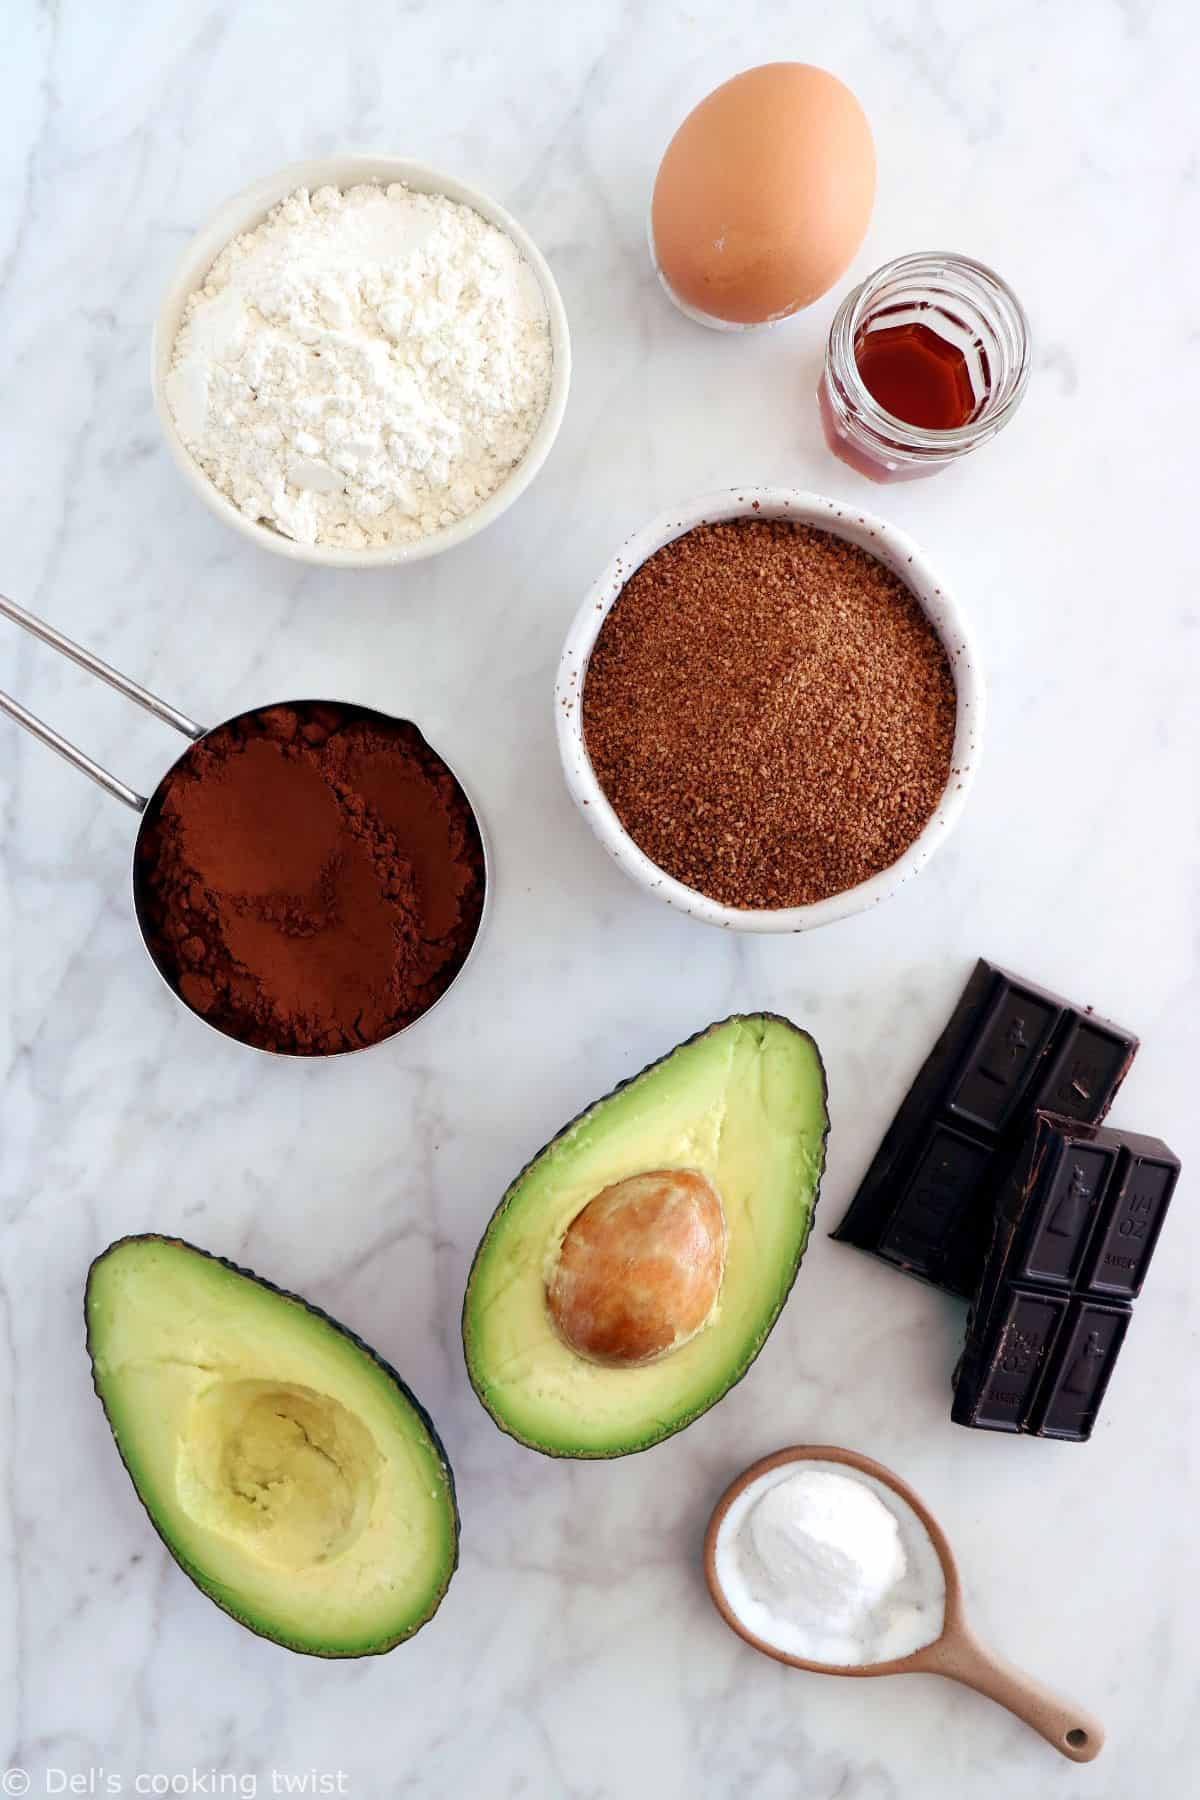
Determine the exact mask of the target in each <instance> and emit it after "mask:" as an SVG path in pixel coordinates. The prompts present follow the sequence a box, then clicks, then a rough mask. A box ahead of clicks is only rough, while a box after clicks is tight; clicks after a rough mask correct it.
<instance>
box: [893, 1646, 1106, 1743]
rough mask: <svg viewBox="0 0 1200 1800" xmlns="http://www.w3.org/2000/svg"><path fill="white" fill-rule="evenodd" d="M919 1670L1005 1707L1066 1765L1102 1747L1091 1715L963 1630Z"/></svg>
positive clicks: (1096, 1721) (1098, 1725)
mask: <svg viewBox="0 0 1200 1800" xmlns="http://www.w3.org/2000/svg"><path fill="white" fill-rule="evenodd" d="M925 1666H926V1667H927V1668H929V1669H931V1670H933V1671H935V1672H936V1673H937V1674H939V1675H945V1676H947V1677H948V1678H949V1680H951V1681H961V1682H962V1684H963V1686H964V1687H969V1688H974V1689H975V1692H976V1693H977V1694H986V1695H987V1697H988V1699H989V1700H995V1701H996V1703H997V1705H999V1706H1003V1707H1007V1709H1008V1711H1009V1712H1010V1713H1015V1715H1016V1716H1017V1718H1018V1719H1023V1720H1024V1722H1025V1724H1026V1725H1030V1726H1032V1728H1033V1729H1034V1731H1036V1732H1038V1733H1039V1734H1040V1735H1041V1736H1042V1737H1044V1738H1045V1740H1046V1742H1047V1743H1048V1744H1053V1746H1054V1748H1055V1749H1056V1750H1057V1751H1058V1752H1059V1753H1060V1754H1061V1755H1063V1756H1066V1757H1069V1758H1070V1760H1071V1761H1072V1762H1077V1763H1084V1762H1091V1761H1092V1758H1093V1757H1096V1756H1099V1754H1100V1752H1101V1750H1103V1748H1104V1727H1103V1725H1101V1723H1100V1721H1099V1719H1097V1718H1096V1717H1095V1715H1094V1714H1092V1713H1090V1712H1088V1711H1087V1710H1086V1708H1085V1707H1082V1706H1076V1705H1075V1704H1074V1702H1073V1701H1071V1700H1064V1699H1063V1697H1062V1695H1061V1694H1056V1693H1054V1692H1053V1690H1052V1689H1050V1688H1048V1687H1046V1686H1045V1685H1044V1683H1042V1682H1040V1681H1037V1680H1035V1678H1034V1677H1033V1676H1032V1675H1027V1674H1026V1673H1025V1671H1024V1669H1018V1668H1017V1667H1016V1665H1015V1664H1014V1663H1010V1662H1007V1661H1006V1660H1005V1659H1004V1657H1002V1656H997V1655H996V1654H995V1652H994V1651H992V1650H988V1649H985V1647H984V1646H983V1645H982V1644H981V1643H979V1641H978V1640H977V1639H976V1638H974V1637H972V1636H971V1634H970V1632H968V1631H966V1630H965V1629H962V1628H960V1629H959V1630H958V1631H956V1632H954V1633H953V1634H951V1635H948V1636H947V1637H944V1638H943V1639H942V1640H941V1642H940V1643H939V1644H936V1645H935V1646H934V1654H933V1656H932V1657H931V1658H930V1659H929V1661H928V1662H927V1663H926V1665H925Z"/></svg>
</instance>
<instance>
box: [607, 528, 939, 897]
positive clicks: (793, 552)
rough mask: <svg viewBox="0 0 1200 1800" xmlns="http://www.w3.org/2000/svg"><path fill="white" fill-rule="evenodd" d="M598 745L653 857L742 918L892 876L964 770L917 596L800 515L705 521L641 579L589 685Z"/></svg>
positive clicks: (610, 782) (624, 598)
mask: <svg viewBox="0 0 1200 1800" xmlns="http://www.w3.org/2000/svg"><path fill="white" fill-rule="evenodd" d="M583 724H584V737H585V743H586V747H587V752H588V755H589V757H590V758H591V762H592V766H593V768H594V769H595V772H596V776H597V778H598V780H599V782H600V785H601V787H602V788H603V789H604V792H605V793H606V795H607V796H608V798H609V800H610V801H611V803H612V805H613V808H614V810H615V811H616V813H617V816H618V818H619V819H620V821H621V823H622V825H623V826H624V827H625V829H626V831H628V833H629V834H630V836H631V837H632V838H633V840H634V842H635V843H637V844H638V845H639V846H640V848H641V849H642V850H643V851H644V852H645V853H646V855H647V856H648V857H649V858H650V859H651V861H652V862H654V863H657V865H658V867H659V868H660V869H663V870H665V871H666V872H667V873H668V874H669V875H673V876H674V877H675V878H676V879H677V880H678V881H682V882H684V883H685V884H686V885H687V886H688V887H692V888H695V889H697V890H698V891H699V892H701V893H703V894H707V895H709V896H710V897H711V898H712V899H714V900H719V901H721V902H723V903H724V904H725V905H727V906H735V907H743V908H758V907H764V908H765V907H786V906H807V905H810V904H812V903H813V902H815V901H818V900H824V899H827V898H828V897H829V896H830V895H832V894H838V893H841V892H843V891H844V890H845V889H846V888H849V887H854V886H856V885H857V884H858V883H859V882H862V881H866V880H867V879H868V878H869V877H870V876H872V875H875V874H877V873H878V872H879V871H880V870H881V869H886V868H887V867H888V866H889V865H890V864H891V863H893V862H895V861H896V859H897V857H899V856H901V855H902V854H903V852H904V851H905V850H906V849H907V848H908V847H909V845H910V844H911V843H912V842H913V840H914V839H915V838H916V837H918V836H919V835H920V833H921V830H922V829H923V827H924V825H925V824H926V822H927V820H928V819H929V817H930V815H931V814H932V813H933V811H934V809H935V807H936V806H937V803H938V801H939V799H940V798H941V795H942V793H943V792H944V790H945V788H946V785H947V783H948V781H949V779H950V777H951V767H950V758H951V748H952V745H953V740H954V725H955V688H954V678H953V676H952V674H951V670H950V665H949V660H948V658H947V656H946V652H945V650H944V648H943V647H942V644H941V642H940V640H939V638H938V637H937V634H936V633H935V632H934V630H933V628H932V626H931V625H930V624H929V621H928V619H927V618H926V616H925V614H924V612H923V611H922V609H921V607H920V605H919V603H918V602H917V600H916V598H915V596H914V595H913V594H912V592H911V591H910V590H909V589H908V588H907V587H905V585H904V583H903V582H901V581H899V580H898V579H897V578H896V576H894V575H893V574H892V573H891V572H890V571H889V570H888V569H885V568H884V566H883V564H882V563H880V562H878V561H877V560H876V559H875V558H874V557H872V556H869V555H868V554H867V553H866V552H865V551H863V550H860V549H858V548H857V546H855V545H852V544H849V543H846V542H845V541H844V540H842V539H840V538H837V537H833V536H831V535H830V534H829V533H827V532H823V531H817V530H814V529H812V528H810V527H808V526H805V525H793V524H791V523H789V522H788V521H786V520H784V521H778V520H758V519H738V520H734V521H731V522H729V523H726V524H717V525H701V526H698V527H697V528H696V529H695V530H693V531H689V532H687V533H685V535H684V536H682V537H679V538H676V539H675V540H674V541H673V542H672V543H670V544H667V545H665V546H664V547H663V548H662V549H661V550H659V551H657V552H656V553H655V554H654V555H653V556H651V557H650V558H649V559H648V560H647V561H646V562H645V563H643V564H642V566H641V567H640V568H639V569H638V570H637V571H636V572H635V573H634V574H633V575H632V576H631V577H630V579H629V581H628V582H627V583H626V585H625V587H624V589H623V590H622V592H621V593H620V595H619V596H618V597H617V600H616V602H615V604H614V605H613V607H612V609H611V611H610V612H609V614H608V617H607V618H606V619H605V621H604V624H603V626H602V627H601V630H600V633H599V636H598V637H597V639H596V644H595V647H594V649H593V651H592V655H591V660H590V662H589V664H588V669H587V674H586V678H585V685H584V690H583Z"/></svg>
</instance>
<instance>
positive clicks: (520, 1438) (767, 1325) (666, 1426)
mask: <svg viewBox="0 0 1200 1800" xmlns="http://www.w3.org/2000/svg"><path fill="white" fill-rule="evenodd" d="M760 1021H761V1022H763V1023H769V1024H771V1025H775V1026H780V1027H782V1028H784V1029H785V1030H786V1031H789V1032H792V1033H794V1034H795V1035H796V1036H797V1037H798V1038H801V1039H804V1040H805V1041H806V1042H807V1044H808V1045H809V1046H810V1048H811V1050H812V1052H813V1055H814V1060H815V1066H816V1071H817V1073H818V1074H819V1079H820V1106H821V1112H822V1115H823V1119H824V1125H823V1129H822V1130H821V1133H820V1138H819V1144H818V1146H817V1158H818V1173H817V1177H816V1180H815V1182H814V1184H813V1188H812V1195H811V1200H810V1203H809V1211H808V1220H807V1225H806V1228H805V1231H804V1235H803V1237H802V1239H801V1240H800V1242H799V1245H798V1247H797V1250H796V1254H795V1258H794V1261H793V1263H792V1265H791V1268H790V1272H789V1273H788V1276H787V1280H786V1284H785V1285H784V1286H783V1288H782V1290H781V1292H780V1294H779V1298H778V1303H777V1304H776V1305H774V1306H773V1307H772V1308H771V1310H770V1311H769V1313H768V1314H767V1315H766V1316H764V1318H763V1321H762V1324H761V1328H760V1330H759V1332H758V1333H757V1336H756V1340H755V1342H754V1344H753V1346H752V1348H751V1350H750V1352H749V1354H748V1355H746V1356H745V1357H744V1359H743V1360H742V1362H741V1364H740V1366H739V1367H737V1368H735V1369H734V1370H732V1371H730V1374H729V1379H728V1380H727V1381H725V1382H724V1383H723V1385H721V1386H720V1387H719V1388H718V1389H717V1390H716V1391H715V1392H713V1393H711V1394H710V1395H708V1396H707V1397H706V1398H704V1399H703V1400H701V1401H699V1402H698V1404H696V1405H695V1406H693V1407H691V1408H690V1409H688V1410H687V1411H686V1412H684V1413H682V1414H680V1415H678V1416H676V1417H675V1418H674V1419H672V1420H670V1421H661V1420H660V1421H658V1422H656V1423H655V1425H654V1426H653V1427H652V1428H651V1429H650V1430H648V1431H647V1432H646V1433H645V1434H644V1436H642V1437H641V1438H640V1439H638V1440H637V1441H636V1442H629V1443H626V1444H623V1445H622V1446H620V1447H619V1448H614V1449H610V1450H600V1449H578V1448H577V1449H571V1448H566V1447H564V1446H562V1445H555V1444H550V1443H544V1442H541V1441H539V1440H538V1439H536V1438H535V1437H532V1436H529V1435H527V1434H525V1433H523V1432H521V1431H519V1430H517V1429H515V1428H514V1427H513V1425H512V1423H511V1421H510V1420H508V1419H507V1418H506V1417H505V1416H504V1414H503V1413H502V1412H501V1411H500V1410H499V1409H498V1408H497V1407H496V1406H495V1405H494V1404H493V1403H492V1400H491V1397H490V1395H489V1392H488V1389H487V1385H486V1380H485V1379H484V1371H483V1370H482V1369H481V1368H480V1366H479V1359H478V1357H477V1354H476V1346H475V1341H474V1336H475V1334H474V1328H473V1322H472V1315H471V1305H472V1298H473V1290H474V1287H475V1283H476V1280H477V1277H478V1275H479V1271H480V1268H481V1266H482V1263H483V1260H484V1258H485V1255H486V1253H487V1251H488V1248H489V1246H490V1245H491V1244H492V1243H493V1241H494V1239H495V1237H496V1234H497V1231H498V1230H499V1229H501V1228H502V1226H503V1222H504V1219H505V1216H506V1214H507V1213H508V1212H509V1210H510V1209H511V1207H512V1206H513V1205H514V1204H515V1203H519V1200H520V1195H521V1192H522V1188H523V1185H524V1182H525V1180H526V1177H527V1176H528V1175H529V1173H530V1171H531V1170H533V1169H534V1168H536V1166H537V1165H538V1164H539V1163H540V1162H541V1161H542V1159H543V1158H544V1157H545V1156H547V1155H548V1154H549V1153H550V1152H551V1151H552V1150H553V1149H554V1147H555V1145H556V1144H558V1143H559V1142H560V1141H561V1140H562V1139H563V1138H565V1137H566V1136H567V1135H568V1134H569V1133H570V1132H572V1131H573V1130H575V1128H576V1127H577V1126H579V1125H580V1124H581V1123H582V1122H583V1121H584V1120H585V1119H587V1118H588V1116H589V1115H590V1114H592V1113H594V1112H596V1111H597V1110H598V1109H600V1108H602V1107H604V1106H605V1105H606V1104H607V1103H608V1102H610V1101H612V1100H615V1099H616V1098H617V1097H618V1095H620V1094H623V1093H624V1092H625V1091H626V1090H627V1089H629V1088H631V1087H634V1086H635V1085H636V1084H637V1083H639V1082H641V1081H644V1080H645V1078H646V1077H647V1076H648V1075H650V1074H652V1073H653V1072H654V1071H655V1070H656V1069H660V1068H662V1067H663V1066H664V1065H665V1064H667V1063H669V1062H670V1061H671V1059H672V1058H673V1057H675V1056H677V1055H678V1054H679V1052H680V1051H682V1050H687V1049H689V1048H690V1047H691V1046H693V1045H695V1044H699V1043H701V1042H702V1041H703V1040H704V1039H705V1038H709V1037H712V1036H713V1035H714V1034H715V1033H717V1032H720V1031H723V1030H725V1029H726V1028H727V1027H729V1026H733V1025H737V1024H750V1025H752V1024H754V1023H756V1022H760ZM828 1138H829V1080H828V1074H827V1071H826V1068H825V1064H824V1061H823V1059H822V1057H821V1054H820V1051H819V1049H818V1047H817V1043H816V1040H815V1039H814V1038H813V1036H812V1034H811V1033H810V1032H808V1031H806V1030H805V1029H804V1028H803V1026H800V1025H797V1024H796V1023H795V1022H794V1021H793V1020H791V1019H788V1018H786V1017H785V1016H784V1015H783V1014H782V1013H775V1012H755V1013H731V1014H730V1015H729V1016H728V1017H727V1018H724V1019H717V1020H715V1021H714V1022H713V1023H712V1024H710V1025H706V1026H704V1027H703V1028H702V1029H701V1030H699V1031H697V1032H693V1034H692V1036H691V1037H688V1038H684V1039H683V1040H681V1042H680V1043H678V1044H676V1045H674V1046H673V1047H672V1048H671V1049H670V1050H668V1051H667V1052H666V1053H665V1054H664V1055H663V1056H660V1057H656V1058H655V1059H654V1060H653V1061H652V1062H649V1063H647V1064H646V1065H645V1066H644V1067H643V1068H641V1069H639V1070H638V1071H637V1072H636V1073H635V1074H633V1075H628V1076H626V1077H625V1079H624V1080H623V1081H619V1082H618V1083H617V1085H616V1086H615V1087H614V1088H611V1089H610V1090H609V1091H608V1093H606V1094H603V1095H601V1096H600V1097H599V1098H598V1099H596V1100H593V1101H591V1102H590V1103H589V1104H588V1105H587V1106H585V1107H584V1108H583V1109H582V1110H581V1111H580V1112H578V1113H576V1114H575V1116H574V1117H573V1118H572V1119H569V1120H568V1121H567V1123H566V1124H565V1125H563V1126H562V1127H561V1129H560V1130H558V1131H557V1132H555V1134H554V1136H553V1137H552V1138H550V1139H549V1141H548V1142H547V1143H545V1144H544V1145H543V1146H542V1147H541V1149H540V1150H538V1151H536V1152H535V1153H534V1155H533V1156H532V1157H530V1159H529V1161H528V1162H527V1163H526V1164H525V1165H524V1167H523V1168H522V1169H521V1171H520V1173H519V1174H518V1175H517V1176H516V1177H515V1179H514V1180H513V1181H512V1182H510V1183H509V1186H508V1187H507V1188H506V1189H505V1192H504V1194H503V1195H502V1197H501V1199H500V1202H499V1204H498V1205H497V1207H496V1210H495V1211H494V1213H493V1214H492V1216H491V1218H490V1220H489V1221H488V1224H487V1227H486V1229H485V1231H484V1234H483V1237H482V1238H481V1239H480V1242H479V1245H478V1247H477V1249H476V1251H475V1255H474V1258H473V1259H472V1263H471V1270H470V1273H469V1275H468V1277H467V1286H466V1292H465V1294H464V1297H463V1310H462V1338H463V1352H464V1356H465V1360H466V1365H467V1374H468V1377H469V1379H470V1382H471V1386H472V1387H473V1388H474V1390H475V1395H476V1398H477V1399H478V1400H479V1402H480V1404H481V1405H482V1406H483V1408H484V1409H485V1411H486V1412H487V1413H488V1415H489V1417H490V1418H491V1419H492V1421H493V1423H494V1424H496V1425H497V1426H498V1427H499V1428H500V1430H501V1431H502V1432H504V1434H505V1435H506V1436H507V1437H511V1438H514V1439H515V1440H516V1441H517V1442H518V1443H520V1444H522V1445H524V1447H525V1448H526V1449H529V1450H536V1451H537V1452H538V1453H539V1454H540V1455H542V1456H549V1457H553V1458H556V1459H560V1460H571V1461H582V1460H588V1461H607V1460H610V1459H612V1458H614V1457H618V1456H627V1455H632V1454H636V1453H638V1452H640V1451H644V1450H652V1449H653V1448H654V1447H655V1446H656V1445H657V1444H661V1443H663V1442H664V1441H665V1440H666V1439H667V1438H669V1437H674V1436H675V1435H676V1433H677V1432H680V1431H683V1430H685V1429H686V1427H687V1426H689V1425H691V1424H694V1423H695V1421H696V1420H697V1419H698V1418H701V1417H702V1416H703V1415H704V1414H705V1413H706V1412H708V1411H710V1410H711V1408H712V1407H713V1406H715V1405H716V1404H717V1402H718V1401H719V1400H723V1399H724V1398H725V1396H726V1394H728V1393H730V1392H731V1391H732V1389H733V1388H735V1387H736V1386H737V1385H738V1383H739V1382H741V1381H742V1380H744V1379H745V1377H746V1375H748V1374H749V1372H750V1369H751V1367H752V1366H753V1364H754V1362H755V1360H756V1359H757V1357H758V1354H759V1352H760V1351H761V1350H762V1347H763V1345H764V1344H765V1343H766V1341H767V1338H768V1337H769V1336H770V1334H771V1331H772V1329H773V1328H774V1326H775V1324H776V1322H777V1321H778V1319H779V1315H780V1313H781V1312H782V1310H783V1307H784V1304H785V1302H786V1301H787V1298H788V1296H789V1295H790V1293H791V1290H792V1288H793V1287H794V1286H795V1282H796V1277H797V1276H798V1275H799V1273H800V1265H801V1263H802V1262H803V1260H804V1252H805V1250H806V1249H807V1248H808V1244H809V1241H810V1240H811V1237H812V1229H813V1224H814V1221H815V1217H816V1210H817V1203H818V1201H819V1200H820V1196H821V1177H822V1175H823V1173H824V1166H825V1150H826V1145H827V1143H828Z"/></svg>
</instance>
